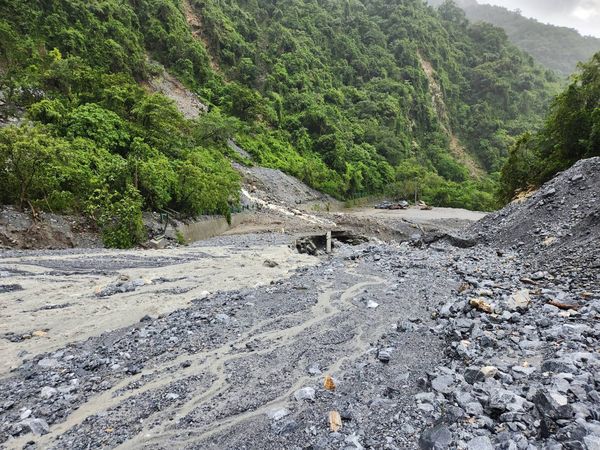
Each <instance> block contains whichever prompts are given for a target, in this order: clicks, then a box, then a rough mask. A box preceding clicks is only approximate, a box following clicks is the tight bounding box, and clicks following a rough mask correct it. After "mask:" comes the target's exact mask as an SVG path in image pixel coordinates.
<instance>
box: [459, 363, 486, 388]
mask: <svg viewBox="0 0 600 450" xmlns="http://www.w3.org/2000/svg"><path fill="white" fill-rule="evenodd" d="M464 377H465V381H466V382H467V383H469V384H475V383H477V382H479V381H483V380H485V376H484V375H483V373H482V372H481V370H480V369H479V367H467V368H466V369H465V374H464Z"/></svg>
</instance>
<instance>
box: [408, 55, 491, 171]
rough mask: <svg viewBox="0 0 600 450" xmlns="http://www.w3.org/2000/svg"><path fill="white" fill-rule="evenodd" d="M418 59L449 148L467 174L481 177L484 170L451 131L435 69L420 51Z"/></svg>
mask: <svg viewBox="0 0 600 450" xmlns="http://www.w3.org/2000/svg"><path fill="white" fill-rule="evenodd" d="M418 56H419V61H420V63H421V68H422V69H423V72H425V75H426V76H427V82H428V84H429V91H430V93H431V103H432V107H433V109H434V111H435V112H436V115H437V117H438V120H439V122H440V125H441V127H442V129H443V130H444V132H445V133H446V135H447V136H448V141H449V150H450V152H451V153H452V155H453V156H454V158H456V160H457V161H459V162H460V163H461V164H462V165H463V166H465V167H466V168H467V169H468V170H469V174H470V175H471V176H472V177H473V178H481V177H482V176H483V175H484V174H485V171H484V170H483V169H482V168H481V166H480V165H479V163H477V161H475V159H474V158H473V156H471V155H469V153H468V152H467V150H466V149H465V147H464V146H463V145H462V144H461V143H460V140H459V139H458V137H457V136H456V134H454V132H453V131H452V128H451V126H450V120H449V118H448V110H447V108H446V103H445V102H444V93H443V92H442V89H441V88H440V85H439V83H438V82H437V80H436V79H435V70H434V69H433V66H432V65H431V63H430V62H429V61H427V60H426V59H425V58H423V56H422V55H421V53H418Z"/></svg>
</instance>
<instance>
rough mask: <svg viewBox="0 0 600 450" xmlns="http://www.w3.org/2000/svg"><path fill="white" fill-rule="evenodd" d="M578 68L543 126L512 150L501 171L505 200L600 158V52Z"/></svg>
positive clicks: (518, 142)
mask: <svg viewBox="0 0 600 450" xmlns="http://www.w3.org/2000/svg"><path fill="white" fill-rule="evenodd" d="M579 69H580V71H579V73H577V74H576V75H575V76H574V77H573V79H572V82H571V84H570V85H569V86H568V87H567V88H566V89H565V90H564V92H562V93H561V94H560V95H558V96H557V97H556V98H555V99H554V101H553V103H552V106H551V108H550V113H549V115H548V117H547V119H546V122H545V125H544V127H543V128H542V129H541V130H540V131H539V132H537V133H528V134H525V135H523V136H522V137H521V138H520V139H519V140H518V141H517V143H516V145H515V146H514V147H513V148H512V149H511V151H510V155H509V158H508V161H507V163H506V165H505V166H504V168H503V169H502V194H503V196H504V199H505V200H510V198H511V197H512V196H513V195H514V194H515V192H516V191H517V190H520V189H526V188H528V187H535V186H539V185H540V184H541V183H543V182H545V181H547V180H549V179H550V178H551V177H552V176H554V175H555V174H556V173H557V172H559V171H561V170H564V169H567V168H568V167H570V166H571V165H573V164H574V163H575V162H577V161H578V160H580V159H583V158H590V157H592V156H600V52H599V53H596V54H595V55H594V56H593V57H592V59H591V60H590V61H588V62H586V63H584V64H580V66H579Z"/></svg>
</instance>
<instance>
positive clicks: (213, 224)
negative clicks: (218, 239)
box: [177, 212, 248, 243]
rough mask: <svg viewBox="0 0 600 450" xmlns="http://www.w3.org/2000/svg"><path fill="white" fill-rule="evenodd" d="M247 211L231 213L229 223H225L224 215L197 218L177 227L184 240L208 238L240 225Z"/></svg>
mask: <svg viewBox="0 0 600 450" xmlns="http://www.w3.org/2000/svg"><path fill="white" fill-rule="evenodd" d="M247 216H248V213H245V212H242V213H236V214H232V215H231V225H229V224H228V223H227V220H225V217H222V216H214V217H207V218H206V219H202V220H198V221H195V222H191V223H185V224H181V225H179V226H178V227H177V231H179V232H180V233H181V234H182V235H183V237H184V238H185V241H186V242H188V243H189V242H196V241H201V240H203V239H209V238H211V237H214V236H219V235H221V234H223V233H225V232H226V231H229V230H231V229H232V228H233V227H235V226H237V225H240V224H241V223H242V222H244V220H245V219H246V218H247Z"/></svg>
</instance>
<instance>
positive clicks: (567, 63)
mask: <svg viewBox="0 0 600 450" xmlns="http://www.w3.org/2000/svg"><path fill="white" fill-rule="evenodd" d="M430 3H432V4H436V3H438V4H439V3H441V0H430ZM457 3H458V4H459V5H460V6H461V7H462V8H463V9H464V10H465V12H466V14H467V17H468V18H469V20H471V21H473V22H480V21H482V22H488V23H491V24H493V25H495V26H497V27H500V28H502V29H504V31H506V34H507V35H508V38H509V39H510V41H511V42H512V43H513V44H515V45H516V46H517V47H519V48H520V49H522V50H524V51H526V52H527V53H529V54H530V55H531V56H533V57H534V58H535V59H536V61H538V62H539V63H540V64H542V65H543V66H544V67H548V68H549V69H552V70H554V71H556V72H557V73H559V74H560V75H562V76H564V77H567V76H569V75H571V74H572V73H573V72H574V71H575V70H576V68H577V63H579V62H580V61H587V60H588V59H590V58H591V57H592V56H593V55H594V53H596V52H597V51H600V39H599V38H595V37H592V36H581V35H580V34H579V33H578V32H577V31H576V30H573V29H572V28H566V27H559V26H555V25H550V24H545V23H541V22H538V21H537V20H535V19H530V18H527V17H523V16H522V15H521V14H520V13H519V12H518V11H509V10H508V9H506V8H503V7H501V6H492V5H485V4H479V3H477V2H476V1H474V0H457Z"/></svg>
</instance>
